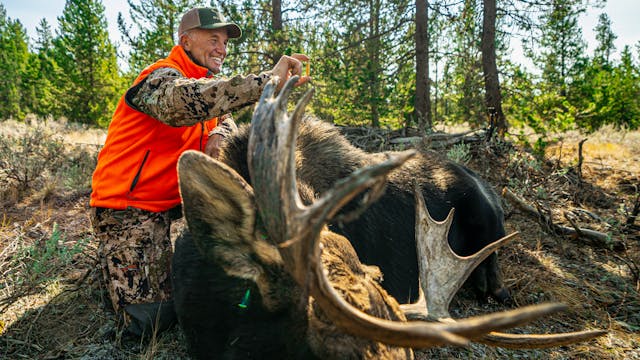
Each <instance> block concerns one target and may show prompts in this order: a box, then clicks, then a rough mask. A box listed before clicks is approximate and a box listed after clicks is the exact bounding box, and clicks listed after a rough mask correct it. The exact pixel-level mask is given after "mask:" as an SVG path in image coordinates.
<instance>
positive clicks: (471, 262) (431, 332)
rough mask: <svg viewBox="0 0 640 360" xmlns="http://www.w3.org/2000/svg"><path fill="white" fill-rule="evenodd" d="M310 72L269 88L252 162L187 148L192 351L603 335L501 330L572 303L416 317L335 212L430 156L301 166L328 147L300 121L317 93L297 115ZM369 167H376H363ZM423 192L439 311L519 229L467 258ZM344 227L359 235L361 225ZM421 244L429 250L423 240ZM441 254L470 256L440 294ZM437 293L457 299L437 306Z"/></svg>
mask: <svg viewBox="0 0 640 360" xmlns="http://www.w3.org/2000/svg"><path fill="white" fill-rule="evenodd" d="M296 81H297V78H296V77H293V78H292V79H291V80H290V81H289V82H287V84H285V86H284V88H283V89H282V90H281V91H280V94H278V95H277V96H276V90H275V89H276V84H275V83H274V82H271V83H269V84H268V85H267V87H266V88H265V90H264V92H263V95H262V98H261V99H260V102H259V104H258V105H257V107H256V109H255V112H254V115H253V119H252V125H251V130H250V134H249V136H248V141H247V145H246V147H245V149H246V151H247V154H248V156H247V157H246V161H245V162H235V161H236V160H238V159H241V157H237V158H235V159H236V160H234V158H232V157H230V156H229V154H230V151H231V148H229V149H227V150H226V153H225V154H226V155H225V157H223V159H222V160H223V161H218V160H214V159H212V158H209V157H207V156H206V155H204V154H202V153H198V152H186V153H185V154H183V155H182V156H181V158H180V160H179V164H178V173H179V179H180V192H181V195H182V198H183V211H184V215H185V218H186V220H187V224H188V230H186V231H185V232H184V233H183V234H182V235H181V236H180V237H179V238H178V240H177V241H176V249H175V254H174V260H173V270H172V277H173V279H172V280H173V286H174V301H175V307H176V312H177V314H178V319H179V322H180V325H181V327H182V329H183V331H184V333H185V337H186V340H187V345H188V348H189V351H190V354H191V355H192V356H194V357H195V358H199V359H208V358H218V357H220V358H278V359H281V358H303V359H306V358H323V357H324V358H409V359H410V358H412V357H413V351H412V348H424V347H430V346H438V345H443V344H454V345H464V344H466V343H467V342H468V341H469V340H470V339H472V340H475V341H481V342H486V343H490V344H494V345H500V346H518V347H527V346H530V347H536V346H553V345H559V344H566V343H571V342H576V341H582V340H585V339H590V338H593V337H595V336H599V335H601V334H602V333H603V332H602V331H585V332H576V333H569V334H559V335H549V336H541V337H536V336H524V335H523V336H515V340H514V336H512V335H502V334H501V333H498V332H496V331H499V330H501V329H505V328H508V327H512V326H516V325H518V324H522V323H523V322H526V321H529V320H531V319H535V318H538V317H540V316H543V315H546V314H549V313H552V312H555V311H558V310H560V309H562V308H563V306H561V305H559V304H547V305H537V306H530V307H526V308H521V309H516V310H511V311H507V312H502V313H496V314H489V315H485V316H481V317H476V318H469V319H463V320H458V321H452V322H423V321H412V322H407V320H406V316H405V312H407V311H408V310H407V309H408V307H403V306H404V305H403V306H401V305H399V304H398V302H397V301H396V299H395V298H394V297H393V296H391V295H389V294H388V293H387V291H386V290H385V289H384V288H383V287H382V286H381V285H380V281H381V279H382V273H381V272H380V270H379V268H378V267H375V266H370V265H364V264H362V263H361V262H360V260H359V258H358V255H357V253H356V250H355V249H354V246H353V245H352V242H350V240H351V239H350V238H347V237H345V236H343V235H341V234H339V233H337V232H335V231H332V230H331V229H330V228H329V227H328V226H327V224H328V223H330V222H331V220H332V219H335V218H336V216H338V213H339V211H340V209H341V207H343V206H344V205H345V204H348V203H350V202H351V201H352V200H353V199H354V198H355V197H356V196H358V194H360V193H361V192H363V191H365V190H366V189H371V190H370V193H378V192H379V191H378V190H379V189H380V188H382V186H383V185H384V184H385V179H386V177H389V179H390V182H391V185H390V187H393V179H394V176H398V175H394V171H396V172H397V171H398V170H394V169H398V167H400V166H403V165H402V164H403V163H405V162H407V161H409V162H408V163H407V165H404V166H411V164H412V163H411V161H415V160H409V159H410V158H412V157H414V158H415V156H416V154H415V152H413V151H408V152H401V153H393V154H387V155H380V156H379V157H378V158H374V157H369V158H367V159H365V160H364V161H362V162H358V163H356V164H354V167H352V168H347V169H346V170H345V171H346V173H344V174H342V173H341V174H340V175H345V176H344V179H341V180H339V181H330V182H328V183H327V184H325V185H326V186H325V185H322V184H319V183H318V182H317V181H314V179H311V177H313V175H312V174H308V173H307V174H304V171H300V172H298V169H303V168H304V166H302V167H300V166H299V164H300V163H304V162H305V161H317V160H318V159H315V158H305V157H304V155H305V154H306V153H305V152H304V151H300V145H299V144H298V145H296V144H297V141H296V140H297V137H298V131H297V128H298V127H299V126H300V125H301V122H302V120H301V119H302V117H303V116H302V115H303V112H304V107H305V106H306V104H307V103H308V102H309V100H310V98H311V95H312V91H309V92H307V94H305V96H304V97H303V98H302V100H301V101H300V102H299V103H298V105H297V106H296V109H295V110H294V112H293V113H292V115H291V116H289V115H288V114H287V111H286V105H287V99H288V97H289V95H290V93H291V90H292V88H293V84H294V83H295V82H296ZM302 123H303V124H304V122H302ZM302 126H303V128H304V125H302ZM300 134H302V133H300ZM329 134H330V135H332V136H333V135H335V133H331V132H330V133H329ZM301 143H302V142H301ZM310 146H313V145H312V144H311V145H310ZM316 146H319V145H316ZM338 150H340V149H338ZM307 155H308V154H307ZM318 165H320V164H318ZM360 165H364V166H365V167H363V168H360V169H358V170H355V171H351V170H352V169H354V168H355V167H356V166H360ZM320 166H322V165H320ZM338 171H342V170H341V169H339V170H338ZM242 174H244V175H242ZM435 178H437V177H435ZM441 180H443V181H444V180H445V179H444V178H442V179H441ZM417 186H418V187H419V186H420V185H419V184H418V185H417ZM392 191H393V190H392ZM423 192H424V188H422V189H421V190H420V189H418V190H416V191H415V197H416V199H417V200H416V202H415V204H416V205H415V211H414V212H415V213H416V222H415V233H416V235H417V239H416V241H415V242H414V245H413V246H416V244H417V247H418V250H417V253H419V254H421V255H420V257H424V259H425V261H422V260H421V261H420V262H417V261H416V262H417V263H418V264H417V266H416V267H417V268H418V269H419V270H417V271H419V273H420V274H421V275H420V278H421V279H420V283H421V285H422V287H423V288H424V289H425V290H424V297H426V299H427V304H428V305H427V307H426V308H425V311H427V308H428V307H429V306H430V307H431V309H430V310H429V311H431V310H437V311H439V312H441V313H442V312H444V313H446V306H447V305H448V301H450V298H451V297H452V296H453V293H455V291H457V290H458V287H459V285H460V284H461V283H462V281H464V278H465V277H466V276H468V274H469V273H470V271H471V270H472V269H473V268H474V267H475V266H476V265H477V264H478V263H479V262H480V261H482V260H483V259H484V258H486V257H487V256H488V255H489V254H491V253H493V252H494V250H495V248H496V247H497V246H498V245H496V244H502V243H504V242H506V241H507V240H508V239H507V238H504V239H503V240H499V241H498V242H495V243H493V244H491V245H489V246H488V247H485V248H483V249H482V250H481V251H480V252H479V253H478V254H479V255H474V256H470V257H467V258H464V259H463V258H460V257H459V256H457V255H455V254H453V252H452V251H451V248H450V247H449V245H448V240H447V232H448V231H449V227H450V226H451V222H452V215H451V214H452V213H449V216H447V217H446V219H447V220H445V221H444V222H442V223H441V222H437V221H434V220H432V219H431V218H430V216H429V215H428V211H427V207H426V206H425V205H424V203H423V196H422V194H423ZM427 199H428V201H431V199H429V198H428V197H427ZM384 200H385V198H384V195H383V198H382V201H384ZM406 201H410V200H408V199H407V200H406ZM356 203H357V202H356ZM357 206H358V205H356V207H357ZM372 209H375V208H372ZM352 210H353V209H348V211H352ZM353 211H357V209H356V210H353ZM363 216H364V215H363ZM500 221H501V220H500ZM412 227H413V225H412ZM344 233H345V234H347V236H349V234H348V231H344ZM358 241H362V242H364V241H366V239H364V238H362V239H359V240H358ZM434 244H440V245H442V246H435V247H434V246H433V245H434ZM434 249H435V250H434ZM438 249H444V250H438ZM434 251H440V252H441V253H440V254H436V253H434ZM413 254H414V256H416V251H413ZM406 256H409V255H406ZM440 259H445V260H446V261H450V260H451V261H454V262H455V261H457V260H464V261H462V262H461V263H463V265H462V266H457V265H456V266H453V267H454V268H457V269H459V270H460V271H459V272H460V274H461V275H460V276H459V279H455V280H456V281H454V283H455V284H454V285H446V284H444V285H443V286H440V287H441V288H442V290H437V292H440V293H439V294H435V295H433V294H430V291H431V290H430V289H432V288H433V284H438V283H442V281H441V280H442V276H438V274H434V272H433V271H430V270H429V269H431V268H433V269H437V268H442V266H443V264H444V265H446V264H448V263H447V262H445V263H442V262H441V261H440ZM422 274H426V275H425V276H422ZM384 276H385V277H386V276H387V274H386V273H385V274H384ZM447 277H448V276H445V282H447V281H446V280H447ZM385 281H386V280H385ZM383 283H384V282H383ZM436 287H439V286H436ZM399 288H400V287H399ZM399 288H398V289H399ZM416 292H418V293H420V291H419V290H418V289H416ZM399 294H401V295H402V293H401V292H399ZM432 295H433V296H432ZM431 298H434V299H439V298H443V299H444V300H443V301H442V302H439V303H436V305H433V304H430V305H429V299H431ZM441 308H443V309H444V310H442V309H441ZM489 333H491V334H489Z"/></svg>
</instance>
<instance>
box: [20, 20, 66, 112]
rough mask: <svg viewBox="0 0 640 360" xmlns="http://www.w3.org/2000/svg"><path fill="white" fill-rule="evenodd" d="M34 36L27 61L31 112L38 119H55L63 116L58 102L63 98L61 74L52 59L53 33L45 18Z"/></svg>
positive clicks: (60, 70) (60, 103)
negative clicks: (31, 87) (30, 90)
mask: <svg viewBox="0 0 640 360" xmlns="http://www.w3.org/2000/svg"><path fill="white" fill-rule="evenodd" d="M36 34H37V37H36V40H35V46H34V50H35V53H33V54H31V56H30V59H29V69H30V72H31V75H30V76H29V77H28V78H29V79H30V80H29V81H30V82H31V83H32V86H33V90H32V94H33V96H34V98H33V101H32V104H33V105H31V109H32V110H31V111H32V112H33V113H34V114H36V115H38V116H40V117H47V116H51V117H53V118H57V117H59V116H62V114H63V111H62V108H63V107H62V105H63V104H62V102H61V101H60V99H62V98H63V93H62V91H61V89H60V87H61V81H62V79H63V72H62V69H61V68H60V66H58V64H57V62H56V61H55V59H54V48H53V33H52V31H51V26H50V25H49V22H47V20H46V19H45V18H42V19H41V20H40V23H39V24H38V27H36Z"/></svg>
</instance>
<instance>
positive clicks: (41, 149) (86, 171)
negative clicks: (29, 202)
mask: <svg viewBox="0 0 640 360" xmlns="http://www.w3.org/2000/svg"><path fill="white" fill-rule="evenodd" d="M95 165H96V153H95V152H91V151H88V150H86V149H84V148H83V147H81V146H74V145H69V144H68V143H65V142H64V141H63V139H62V137H61V136H59V135H57V134H53V133H51V132H50V131H47V130H46V129H45V128H43V127H41V126H36V127H27V128H25V130H24V131H21V132H19V133H18V134H15V135H2V134H0V186H1V187H2V194H0V195H2V197H3V198H4V199H7V200H8V199H14V200H16V201H17V200H19V199H20V198H21V197H24V196H26V195H28V194H31V193H33V192H35V191H39V190H40V189H44V188H51V187H52V186H53V188H52V189H53V190H56V189H63V190H86V189H89V188H90V187H91V173H92V172H93V169H94V168H95Z"/></svg>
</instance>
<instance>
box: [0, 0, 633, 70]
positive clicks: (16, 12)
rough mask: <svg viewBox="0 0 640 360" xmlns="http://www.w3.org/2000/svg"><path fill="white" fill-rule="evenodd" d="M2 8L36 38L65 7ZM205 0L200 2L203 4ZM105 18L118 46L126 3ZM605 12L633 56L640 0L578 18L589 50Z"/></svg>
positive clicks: (31, 1) (8, 4)
mask: <svg viewBox="0 0 640 360" xmlns="http://www.w3.org/2000/svg"><path fill="white" fill-rule="evenodd" d="M0 3H1V4H2V5H3V6H4V7H5V9H6V11H7V16H8V17H10V18H11V19H19V20H20V22H21V23H22V25H24V26H25V28H26V29H27V34H28V35H29V37H30V38H32V39H33V38H35V36H36V30H35V29H36V27H37V25H38V23H39V22H40V19H42V18H43V17H45V18H47V21H48V22H49V24H50V25H51V27H52V28H53V29H55V28H56V27H57V24H58V20H57V17H58V16H60V15H62V9H63V8H64V4H65V1H64V0H0ZM205 3H208V1H203V4H205ZM103 4H104V5H105V10H106V12H105V15H106V18H107V23H108V26H109V27H108V31H109V35H110V37H111V40H112V41H113V42H114V43H121V39H120V32H119V31H118V24H117V19H118V12H122V13H123V15H124V16H125V18H128V12H129V7H128V4H127V1H126V0H104V1H103ZM603 12H604V13H607V14H608V15H609V19H610V20H611V27H612V30H613V33H614V34H616V35H617V36H618V38H617V39H616V41H615V45H616V49H617V52H616V54H614V58H618V57H619V54H620V51H622V49H623V48H624V46H625V45H629V46H631V47H632V53H636V52H635V50H634V49H633V47H634V46H635V45H636V44H638V42H640V26H638V25H637V21H638V20H637V18H638V14H640V0H608V1H607V5H606V6H605V8H604V9H596V10H591V11H590V12H589V13H587V14H585V15H583V16H582V17H581V18H580V25H581V26H582V34H583V37H584V39H585V40H586V41H587V43H588V46H589V49H588V52H589V53H591V51H592V50H593V49H594V48H595V46H596V40H595V33H594V32H593V29H594V28H595V27H596V24H597V22H598V16H599V15H600V14H601V13H603ZM512 44H513V45H512V47H513V58H514V60H515V61H517V62H520V63H521V64H524V65H525V66H527V62H528V60H526V59H524V57H523V56H522V52H521V51H520V50H519V48H520V42H519V41H514V42H513V43H512Z"/></svg>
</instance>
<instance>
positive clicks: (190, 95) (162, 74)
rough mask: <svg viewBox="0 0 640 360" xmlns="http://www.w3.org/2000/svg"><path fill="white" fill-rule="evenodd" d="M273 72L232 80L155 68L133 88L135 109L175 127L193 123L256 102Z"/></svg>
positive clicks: (129, 94) (130, 94) (131, 98)
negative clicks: (190, 77) (184, 75)
mask: <svg viewBox="0 0 640 360" xmlns="http://www.w3.org/2000/svg"><path fill="white" fill-rule="evenodd" d="M271 77H272V75H271V72H263V73H261V74H260V75H253V74H251V75H247V76H240V75H238V76H234V77H232V78H229V79H213V78H207V79H189V78H185V77H183V76H182V74H180V72H178V71H177V70H176V69H173V68H160V69H157V70H155V71H153V72H152V73H151V74H149V76H147V77H146V78H145V79H144V80H142V81H141V82H140V83H138V84H137V85H136V86H134V87H132V88H130V89H129V90H128V91H127V94H126V100H127V102H128V104H129V105H131V106H132V107H133V108H135V109H137V110H139V111H141V112H143V113H145V114H148V115H150V116H152V117H153V118H155V119H158V120H159V121H161V122H163V123H165V124H167V125H171V126H190V125H194V124H196V123H198V122H200V121H204V120H208V119H211V118H213V117H215V116H220V115H223V114H226V113H229V112H231V111H234V110H237V109H239V108H241V107H244V106H246V105H249V104H252V103H254V102H256V101H257V100H258V99H259V98H260V94H262V90H263V89H264V86H265V85H266V83H267V82H268V81H269V79H271Z"/></svg>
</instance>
